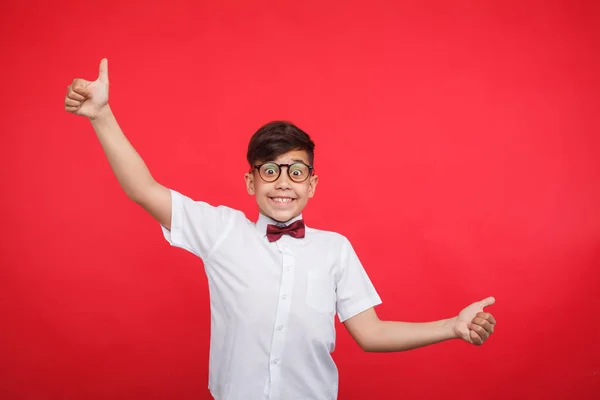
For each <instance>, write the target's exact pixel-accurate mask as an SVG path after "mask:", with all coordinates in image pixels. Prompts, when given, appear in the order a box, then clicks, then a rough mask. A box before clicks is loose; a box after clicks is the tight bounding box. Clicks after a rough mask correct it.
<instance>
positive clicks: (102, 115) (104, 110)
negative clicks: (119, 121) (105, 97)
mask: <svg viewBox="0 0 600 400" xmlns="http://www.w3.org/2000/svg"><path fill="white" fill-rule="evenodd" d="M111 113H112V110H111V109H110V105H109V104H108V103H107V104H105V105H103V106H102V107H101V108H100V110H98V112H97V113H96V114H95V115H93V116H91V117H89V120H90V121H92V122H94V121H100V120H103V119H106V118H107V117H109V116H110V114H111Z"/></svg>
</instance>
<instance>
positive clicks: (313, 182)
mask: <svg viewBox="0 0 600 400" xmlns="http://www.w3.org/2000/svg"><path fill="white" fill-rule="evenodd" d="M318 183H319V177H318V176H317V175H313V176H311V177H310V179H309V182H308V198H309V199H310V198H312V197H313V196H314V195H315V190H317V184H318Z"/></svg>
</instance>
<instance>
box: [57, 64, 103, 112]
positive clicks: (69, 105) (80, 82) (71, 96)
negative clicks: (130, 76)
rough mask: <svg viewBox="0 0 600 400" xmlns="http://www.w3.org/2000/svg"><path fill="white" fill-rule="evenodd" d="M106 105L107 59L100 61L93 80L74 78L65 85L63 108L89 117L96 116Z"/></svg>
mask: <svg viewBox="0 0 600 400" xmlns="http://www.w3.org/2000/svg"><path fill="white" fill-rule="evenodd" d="M107 105H108V60H107V59H106V58H103V59H102V61H100V68H99V73H98V78H97V79H96V80H95V81H92V82H90V81H87V80H85V79H80V78H76V79H74V80H73V82H72V83H71V84H70V85H69V86H68V87H67V95H66V96H65V110H67V111H68V112H70V113H73V114H75V115H81V116H84V117H87V118H89V119H94V118H96V117H97V116H98V115H99V114H100V112H101V111H102V110H103V109H104V108H105V107H106V106H107Z"/></svg>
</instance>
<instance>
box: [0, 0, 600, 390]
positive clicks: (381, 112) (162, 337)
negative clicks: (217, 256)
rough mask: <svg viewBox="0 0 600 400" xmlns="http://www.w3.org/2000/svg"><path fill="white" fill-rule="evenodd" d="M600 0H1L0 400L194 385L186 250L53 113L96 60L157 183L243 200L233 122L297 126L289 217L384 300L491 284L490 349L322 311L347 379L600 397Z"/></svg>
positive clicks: (432, 315) (79, 132) (445, 299)
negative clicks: (372, 331) (312, 144)
mask: <svg viewBox="0 0 600 400" xmlns="http://www.w3.org/2000/svg"><path fill="white" fill-rule="evenodd" d="M597 4H598V3H596V2H594V1H588V2H582V1H575V2H572V1H562V2H559V1H537V2H522V1H510V2H507V1H498V2H483V1H481V2H476V1H458V2H443V1H438V2H435V1H428V2H417V1H415V2H401V3H399V2H393V1H389V2H382V1H378V0H371V1H368V2H349V1H344V2H342V1H340V2H326V3H323V2H319V1H312V0H311V1H306V0H305V1H302V2H297V1H296V2H292V1H289V2H282V1H270V2H265V1H261V2H256V1H253V2H243V1H233V0H228V1H223V0H220V1H202V2H197V1H180V0H172V1H168V2H167V1H162V2H146V1H128V2H123V3H121V4H118V3H117V2H115V1H105V2H87V1H65V2H61V3H55V4H48V2H41V1H33V2H20V3H17V2H16V1H12V2H10V1H9V2H3V3H2V6H0V7H2V8H1V13H0V15H1V17H0V18H1V20H0V38H1V39H0V40H2V60H3V61H2V63H1V64H2V65H1V67H0V68H1V69H2V74H1V76H0V79H1V82H0V84H1V85H2V86H1V87H2V96H1V97H0V101H1V104H0V105H1V109H2V118H1V120H0V124H1V125H0V127H1V135H2V136H1V137H2V145H1V148H0V152H1V153H0V156H1V158H0V159H1V163H2V165H1V173H2V180H1V182H2V183H1V184H2V203H1V206H2V211H3V214H2V216H3V218H2V219H3V228H4V229H3V235H2V241H1V244H0V246H1V248H0V249H1V258H0V262H1V269H0V397H1V398H3V399H192V398H195V399H205V398H209V397H208V391H207V389H206V387H207V365H208V338H209V331H208V329H209V318H210V316H209V303H208V291H207V283H206V279H205V276H204V274H203V270H202V266H201V263H200V262H199V260H198V259H197V258H195V257H194V256H192V255H191V254H188V253H185V252H184V251H183V250H177V249H173V248H170V247H169V245H168V244H167V243H166V242H165V241H164V239H163V237H162V234H161V232H160V228H159V226H158V224H157V223H156V222H154V221H153V220H152V219H151V218H150V217H149V216H148V215H146V214H145V213H144V211H143V210H142V209H141V208H138V207H137V206H136V205H135V204H133V203H132V202H130V201H128V199H127V198H126V196H125V195H124V193H123V191H122V190H121V189H120V187H119V186H118V183H117V181H116V179H115V178H114V176H113V174H112V172H111V171H110V168H109V166H108V163H107V162H106V160H105V158H104V155H103V153H102V150H101V148H100V146H99V144H98V142H97V140H96V138H95V136H94V133H93V131H92V129H91V126H90V124H89V123H88V122H87V121H86V120H84V119H82V118H78V117H75V116H73V115H70V114H67V113H66V112H65V111H64V110H63V98H64V94H65V92H66V86H67V85H68V84H69V83H70V82H71V80H72V79H73V78H75V77H84V78H87V79H92V80H93V79H95V78H96V77H97V68H98V63H99V61H100V59H101V58H102V57H107V58H108V59H109V74H110V79H111V104H112V106H113V109H114V111H115V114H116V115H117V118H118V119H119V121H120V123H121V125H122V127H123V129H124V130H125V132H126V133H127V135H128V137H129V138H130V140H131V141H132V143H133V144H134V146H135V147H136V148H137V150H138V151H139V152H140V153H141V155H142V156H143V157H144V159H145V160H146V162H147V164H148V165H149V167H150V168H151V171H152V172H153V174H154V176H155V177H156V178H157V179H158V180H159V181H160V182H162V183H163V184H165V185H167V186H169V187H172V188H174V189H177V190H179V191H182V192H184V193H185V194H187V195H188V196H191V197H194V198H196V199H201V200H206V201H209V202H212V203H214V204H226V205H229V206H231V207H237V208H239V209H242V210H243V211H245V212H246V213H247V215H248V217H249V218H252V219H254V218H255V217H256V212H257V211H256V206H255V204H254V202H253V198H251V197H249V196H248V195H247V194H246V193H245V189H244V183H243V173H244V172H245V170H246V164H245V159H244V156H245V147H246V145H247V141H248V139H249V137H250V135H251V134H252V133H253V132H254V130H256V129H257V128H258V127H259V126H260V125H261V124H263V123H265V122H267V121H269V120H273V119H289V120H292V121H294V122H296V123H297V124H298V125H299V126H300V127H302V128H303V129H305V130H306V131H308V132H309V133H310V134H311V135H312V136H313V138H314V140H315V141H316V143H317V149H316V168H317V172H318V174H319V175H320V177H321V183H320V185H319V187H318V190H317V196H316V197H315V198H314V199H313V200H312V201H311V202H310V204H309V206H308V208H307V209H306V211H305V217H306V219H307V221H308V223H309V224H310V225H311V226H313V227H318V228H321V229H328V230H334V231H338V232H340V233H342V234H344V235H346V236H347V237H349V238H350V240H351V241H352V243H353V244H354V247H355V248H356V250H357V252H358V254H359V256H360V257H361V259H362V261H363V264H364V265H365V267H366V269H367V271H368V272H369V274H370V276H371V278H372V280H373V281H374V283H375V285H376V287H377V289H378V291H379V292H380V294H381V296H382V298H383V300H384V304H383V305H382V306H380V307H379V308H378V312H379V314H380V316H381V317H382V318H385V319H395V320H408V321H425V320H433V319H440V318H446V317H450V316H453V315H456V313H457V312H458V311H459V310H460V309H462V308H463V307H465V306H466V305H468V304H470V303H471V302H473V301H477V300H480V299H482V298H484V297H487V296H489V295H493V296H496V298H497V304H496V305H494V306H492V307H490V308H489V311H491V312H493V313H494V315H495V316H496V318H497V319H498V321H499V323H498V326H497V331H496V333H495V334H494V336H493V337H492V338H491V339H490V341H489V342H488V343H486V344H485V345H484V346H483V347H475V346H470V345H468V344H466V343H464V342H459V341H454V342H446V343H442V344H438V345H435V346H431V347H427V348H422V349H418V350H415V351H411V352H406V353H396V354H366V353H362V352H361V351H360V350H359V348H358V346H357V345H356V344H355V343H353V342H352V341H351V339H350V337H349V335H348V334H347V332H346V331H345V330H344V329H343V327H342V326H339V330H338V347H337V349H336V351H335V352H334V355H335V359H336V361H337V363H338V365H339V369H340V374H341V381H340V386H341V387H340V399H397V398H402V399H438V398H447V399H474V398H487V399H509V398H518V399H525V398H528V399H592V398H599V397H600V334H599V333H598V332H599V330H598V328H599V325H600V323H599V322H600V321H599V315H600V311H599V310H598V306H599V295H598V293H599V289H600V277H599V273H598V268H599V267H600V210H599V204H600V202H599V201H600V161H599V155H600V152H599V150H600V139H599V132H600V123H599V121H600V118H599V116H598V110H599V101H598V91H599V89H600V84H599V83H600V78H599V76H600V74H599V67H600V62H599V56H598V54H599V52H598V49H599V47H598V45H599V40H598V39H599V35H598V31H599V28H598V21H599V20H600V13H599V7H598V5H597ZM379 233H382V234H384V235H383V236H377V235H378V234H379Z"/></svg>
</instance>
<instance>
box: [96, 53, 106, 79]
mask: <svg viewBox="0 0 600 400" xmlns="http://www.w3.org/2000/svg"><path fill="white" fill-rule="evenodd" d="M98 80H100V81H102V82H108V60H107V59H106V58H103V59H102V61H100V68H99V71H98Z"/></svg>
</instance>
